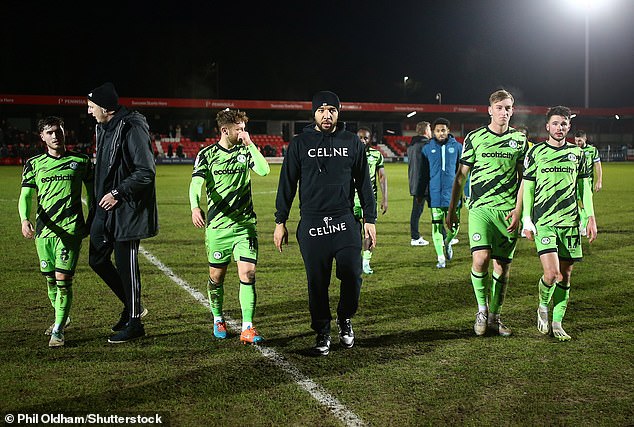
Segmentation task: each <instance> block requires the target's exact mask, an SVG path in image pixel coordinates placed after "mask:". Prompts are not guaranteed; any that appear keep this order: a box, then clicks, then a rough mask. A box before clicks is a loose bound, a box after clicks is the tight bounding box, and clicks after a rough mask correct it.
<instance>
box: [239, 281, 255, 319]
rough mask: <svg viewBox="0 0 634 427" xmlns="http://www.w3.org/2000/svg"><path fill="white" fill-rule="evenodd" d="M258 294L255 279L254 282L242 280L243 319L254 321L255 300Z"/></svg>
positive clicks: (241, 304) (241, 305) (241, 306)
mask: <svg viewBox="0 0 634 427" xmlns="http://www.w3.org/2000/svg"><path fill="white" fill-rule="evenodd" d="M256 300H257V295H256V292H255V281H253V283H244V282H243V281H242V280H241V281H240V308H241V309H242V321H243V322H253V313H254V312H255V302H256Z"/></svg>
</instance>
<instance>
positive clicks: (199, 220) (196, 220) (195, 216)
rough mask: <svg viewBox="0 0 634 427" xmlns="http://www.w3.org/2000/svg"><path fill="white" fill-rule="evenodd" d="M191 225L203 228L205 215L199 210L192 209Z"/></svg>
mask: <svg viewBox="0 0 634 427" xmlns="http://www.w3.org/2000/svg"><path fill="white" fill-rule="evenodd" d="M192 224H194V225H195V226H196V227H198V228H204V227H205V213H204V212H203V211H202V209H200V208H194V209H192Z"/></svg>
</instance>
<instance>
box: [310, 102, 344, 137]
mask: <svg viewBox="0 0 634 427" xmlns="http://www.w3.org/2000/svg"><path fill="white" fill-rule="evenodd" d="M338 118H339V111H337V109H336V108H335V107H334V106H332V105H324V106H321V107H319V108H318V109H317V111H315V123H316V124H317V127H318V128H319V130H320V131H322V132H324V133H330V132H332V131H333V130H335V126H337V119H338Z"/></svg>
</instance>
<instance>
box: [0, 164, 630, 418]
mask: <svg viewBox="0 0 634 427" xmlns="http://www.w3.org/2000/svg"><path fill="white" fill-rule="evenodd" d="M386 171H387V175H388V186H389V194H390V198H389V211H388V213H387V214H386V215H384V216H380V218H379V221H378V223H377V233H378V247H377V249H376V250H375V255H374V258H373V260H372V267H373V268H374V271H375V273H374V274H373V275H371V276H364V283H363V289H362V292H361V304H360V310H359V313H358V315H357V316H356V317H355V319H354V327H355V332H356V335H357V341H356V345H355V347H354V348H353V349H351V350H344V349H341V348H340V347H339V346H338V344H335V343H336V339H335V340H334V342H333V348H332V351H331V354H330V355H329V356H328V357H325V358H311V357H307V356H306V352H305V350H306V349H307V348H308V347H310V346H311V345H312V344H313V341H314V336H313V334H312V332H311V331H310V328H309V322H310V320H309V315H308V307H307V306H308V303H307V291H306V277H305V273H304V269H303V264H302V262H301V256H300V254H299V249H298V246H297V242H296V240H295V238H294V231H295V228H296V224H297V220H298V213H297V209H296V206H297V200H296V201H295V211H294V213H293V214H292V217H291V220H290V221H289V223H288V227H289V232H290V234H291V237H290V244H289V246H288V247H286V248H285V250H284V253H283V254H279V253H277V251H276V250H275V248H274V246H273V242H272V233H273V228H274V222H273V212H274V198H275V191H276V187H277V179H278V174H279V165H273V166H272V171H271V174H270V175H269V176H267V177H263V178H262V177H257V176H255V175H254V176H253V193H254V204H255V209H256V212H257V214H258V221H259V222H258V230H259V235H260V259H259V262H258V267H257V289H258V305H257V308H256V319H255V325H256V326H257V328H258V330H259V331H260V332H261V333H262V335H263V336H264V337H265V338H266V341H265V345H266V346H270V347H272V348H274V349H275V350H276V351H277V352H278V353H279V354H281V355H282V356H283V357H284V358H285V359H286V360H287V361H288V362H290V363H291V364H293V365H294V366H295V367H296V368H297V369H299V370H300V371H301V372H302V373H303V374H304V375H306V376H308V377H310V378H311V379H312V380H313V381H315V382H316V383H318V384H319V385H321V386H322V387H323V388H324V389H325V390H326V391H327V392H328V393H330V394H331V395H332V396H334V397H336V398H337V399H338V400H339V402H340V403H342V404H343V405H345V407H347V408H348V409H349V410H351V411H352V412H354V413H355V414H356V415H358V416H359V417H360V418H361V419H362V420H363V421H364V422H365V423H367V424H369V425H377V426H382V425H426V424H434V425H442V424H451V425H464V424H467V425H474V424H486V425H491V424H501V425H543V424H548V425H550V424H557V425H560V424H564V425H597V424H598V425H631V424H632V423H634V366H633V365H634V364H633V361H634V358H633V357H632V354H634V327H633V326H634V320H633V319H634V317H633V314H634V305H633V304H632V302H633V297H634V288H633V287H632V281H633V279H634V262H632V259H634V220H633V216H632V212H633V211H634V186H633V185H632V182H634V181H633V178H634V165H632V164H610V163H606V164H604V189H603V190H602V191H601V192H599V193H598V194H596V195H595V210H596V212H597V219H598V220H597V222H598V227H599V238H598V240H597V241H596V242H595V243H593V244H592V245H588V243H587V240H585V239H584V243H583V245H584V248H583V249H584V261H583V262H582V263H579V264H577V265H576V266H575V270H574V272H573V276H572V277H573V280H572V289H571V302H570V304H569V307H568V312H567V315H566V318H565V319H564V323H565V327H566V331H567V332H568V333H569V334H570V335H572V337H573V340H572V341H571V342H569V343H558V342H555V341H554V340H553V339H552V338H549V337H544V336H542V335H541V334H539V332H538V331H537V329H536V327H535V316H536V314H535V310H536V306H537V280H538V279H539V277H540V275H541V266H540V263H539V259H538V258H537V256H536V253H535V248H534V245H533V243H531V242H528V241H526V240H525V239H522V240H521V241H520V242H519V245H518V249H517V251H516V255H515V260H514V262H513V266H512V268H511V284H510V287H509V290H508V293H507V297H506V301H505V304H504V309H503V318H504V320H505V323H507V324H508V325H509V326H510V327H511V328H513V336H512V337H510V338H502V337H476V336H475V335H474V333H473V329H472V326H473V321H474V315H475V312H476V311H477V308H476V303H475V298H474V296H473V290H472V288H471V284H470V281H469V270H470V254H469V249H468V238H467V236H466V231H467V223H466V218H467V216H468V215H467V213H466V211H465V212H463V218H465V221H464V223H463V226H462V230H461V232H460V234H459V236H458V237H459V239H460V243H459V244H457V245H456V246H454V259H453V260H452V261H451V262H450V263H449V264H448V268H446V269H443V270H437V269H436V268H435V264H436V256H435V253H434V250H433V248H432V247H431V246H427V247H411V246H410V245H409V240H410V238H409V213H410V207H411V197H410V195H409V193H408V191H407V188H408V187H407V166H406V165H404V164H387V166H386ZM157 172H158V177H157V190H158V200H159V215H160V225H161V231H160V234H159V236H157V237H155V238H153V239H148V240H145V241H143V242H142V245H143V246H144V247H145V249H147V250H148V251H149V252H151V253H152V254H153V255H155V256H156V257H157V258H158V259H160V260H161V261H162V262H163V263H164V264H165V265H166V266H168V267H169V268H171V269H172V271H173V272H174V273H175V274H176V275H177V276H179V277H180V278H182V279H183V280H185V281H186V282H187V283H189V284H190V285H191V286H193V287H195V288H196V289H198V290H199V291H200V292H202V293H203V294H205V293H206V290H205V289H206V288H205V283H206V275H207V267H206V258H205V251H204V243H203V232H202V230H199V229H196V228H194V227H193V226H192V225H191V215H190V211H189V203H188V197H187V188H188V184H189V179H190V174H191V167H190V166H160V167H159V168H158V170H157ZM20 173H21V170H20V169H19V168H17V167H2V168H0V184H1V185H2V188H4V190H3V191H2V193H1V196H0V199H1V200H2V204H0V232H1V236H2V237H1V239H2V251H0V257H1V258H0V262H1V265H2V266H3V270H2V273H1V274H2V276H1V277H2V280H1V281H0V283H1V290H2V296H3V297H2V306H3V314H4V315H3V316H2V322H0V325H1V326H0V342H2V346H1V347H0V356H1V359H0V360H2V367H3V369H2V370H0V389H2V399H0V413H1V414H2V415H3V416H4V415H5V414H8V413H9V414H19V413H20V414H36V413H38V414H44V413H64V414H75V415H86V414H97V413H98V414H102V415H108V414H153V413H156V412H158V413H161V414H163V415H164V421H165V420H167V421H168V422H169V423H170V424H171V425H185V426H189V425H218V426H236V425H297V426H299V425H302V426H303V425H306V426H331V425H333V426H334V425H341V424H342V422H341V421H340V420H339V419H337V418H336V417H335V416H333V415H332V413H331V412H330V411H329V410H327V409H326V408H324V407H323V406H322V405H320V403H319V402H317V401H316V400H314V399H313V398H311V397H310V396H309V394H308V393H307V392H306V391H304V390H303V389H301V388H300V387H299V386H298V385H297V384H296V383H295V382H294V380H293V379H292V378H291V377H290V376H289V375H288V374H286V373H285V372H283V371H282V370H280V369H279V368H278V367H276V366H275V365H274V364H273V363H271V362H269V361H268V360H267V359H265V358H263V357H262V356H261V354H260V353H259V352H258V351H255V350H254V349H252V348H249V347H245V346H242V345H240V343H239V341H238V336H237V335H236V334H235V333H233V334H230V337H229V339H227V340H224V341H219V340H216V339H214V338H213V336H212V333H211V317H210V313H209V312H208V310H207V309H206V308H205V307H203V306H202V305H201V304H200V303H198V302H197V301H195V300H194V299H193V298H192V297H191V295H189V294H188V293H187V292H185V291H184V290H183V289H181V288H179V287H178V286H176V285H175V284H174V282H173V281H172V280H171V279H170V278H168V277H167V276H166V275H165V274H163V273H162V272H161V271H159V270H158V269H157V268H156V267H155V266H153V265H152V264H150V263H149V262H148V261H147V260H146V259H145V258H143V257H140V261H141V271H142V280H143V300H144V304H145V306H146V307H147V308H148V309H149V311H150V313H149V315H148V317H146V319H145V325H146V331H147V334H148V337H147V338H145V339H142V340H138V341H136V342H131V343H127V344H122V345H112V344H108V343H107V337H108V336H109V334H110V332H109V328H110V327H111V326H112V324H114V323H115V322H116V320H117V319H118V313H119V311H120V306H119V304H118V303H117V302H116V300H115V297H114V295H112V293H111V292H110V291H109V289H107V287H106V286H105V285H104V284H103V283H102V282H101V281H100V280H99V279H98V278H97V276H96V275H95V274H94V273H92V271H91V270H90V268H89V267H88V265H87V252H88V250H87V249H88V248H87V246H88V243H87V241H85V242H84V248H83V249H82V257H81V261H80V265H79V268H78V271H77V275H76V278H75V282H74V289H75V299H74V302H73V304H74V305H73V308H72V311H71V318H72V324H71V326H70V327H69V328H68V329H67V332H66V346H65V347H64V348H60V349H49V348H48V346H47V344H48V337H46V336H45V335H44V330H45V329H46V327H47V326H48V325H49V324H50V323H51V321H52V318H53V317H52V308H51V307H50V305H49V303H48V299H47V296H46V286H45V282H44V279H43V278H42V277H41V275H40V274H39V271H38V261H37V257H36V254H35V247H34V244H33V242H32V241H27V240H25V239H23V238H22V236H21V233H20V225H19V219H18V214H17V198H18V194H19V186H20ZM422 218H423V221H422V223H421V231H422V232H423V235H424V236H425V237H426V238H429V237H430V229H431V226H430V218H429V211H428V209H427V208H426V209H425V211H424V213H423V217H422ZM225 289H226V291H225V306H226V313H227V314H228V315H230V316H231V317H232V318H233V319H236V320H238V321H239V320H240V307H239V303H238V279H237V274H236V270H235V264H232V265H231V266H230V268H229V272H228V274H227V279H226V281H225ZM331 296H332V299H331V306H332V310H333V313H334V307H335V306H336V301H337V297H338V284H337V281H336V280H335V279H334V278H333V281H332V286H331Z"/></svg>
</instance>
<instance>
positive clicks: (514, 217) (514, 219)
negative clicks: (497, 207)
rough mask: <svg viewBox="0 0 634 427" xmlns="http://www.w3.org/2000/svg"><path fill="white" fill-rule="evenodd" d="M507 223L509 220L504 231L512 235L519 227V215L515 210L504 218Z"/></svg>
mask: <svg viewBox="0 0 634 427" xmlns="http://www.w3.org/2000/svg"><path fill="white" fill-rule="evenodd" d="M504 219H506V220H507V221H508V220H509V219H510V220H511V223H510V224H509V226H508V227H506V231H508V232H509V233H513V232H514V231H515V230H517V228H518V227H519V226H520V213H519V212H518V211H517V209H513V210H512V211H511V212H509V214H508V215H507V216H505V217H504Z"/></svg>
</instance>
